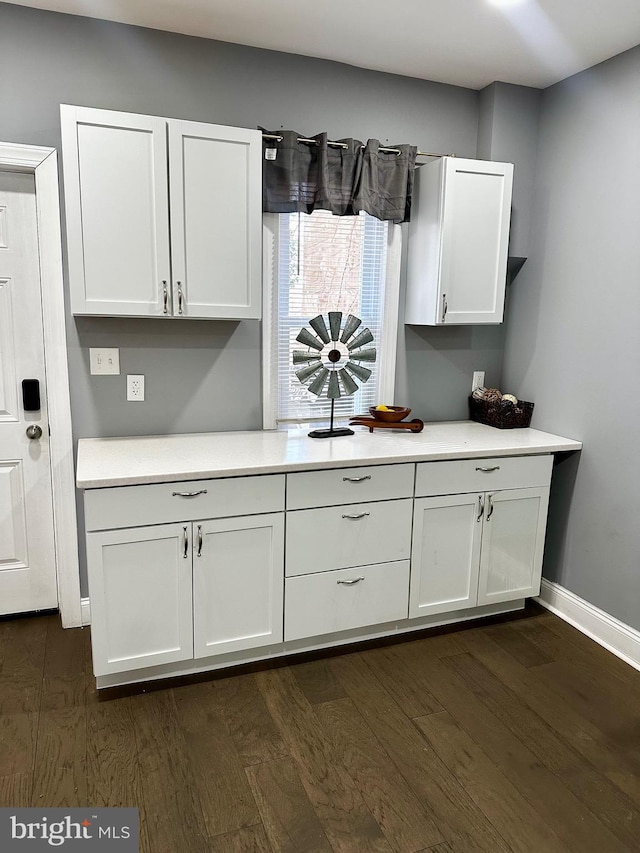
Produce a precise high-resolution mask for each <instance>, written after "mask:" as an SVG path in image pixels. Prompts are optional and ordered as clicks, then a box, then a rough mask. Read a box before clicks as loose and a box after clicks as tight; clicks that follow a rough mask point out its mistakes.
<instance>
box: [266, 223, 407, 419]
mask: <svg viewBox="0 0 640 853" xmlns="http://www.w3.org/2000/svg"><path fill="white" fill-rule="evenodd" d="M399 233H400V228H399V226H394V225H392V224H391V223H388V222H381V221H380V220H378V219H375V218H374V217H372V216H369V215H368V214H366V213H361V214H359V215H358V216H333V215H332V214H331V213H329V212H327V211H322V210H320V211H315V212H314V213H312V214H301V213H291V214H280V215H274V214H270V215H266V216H265V281H266V283H267V285H268V284H269V282H271V288H270V292H269V293H268V294H267V296H266V299H265V311H264V324H263V337H264V340H263V350H264V364H265V372H264V427H265V428H266V429H273V428H275V427H277V426H278V425H280V424H287V423H310V422H314V421H318V420H320V421H325V420H327V419H328V418H329V412H330V407H331V403H330V401H329V400H328V399H327V397H326V389H325V391H323V394H322V396H320V397H316V396H315V395H314V394H311V393H310V392H309V391H308V390H307V388H306V387H305V385H303V384H302V383H301V382H300V381H299V379H298V378H297V376H296V374H295V370H296V369H300V367H299V366H298V367H295V368H294V366H293V364H292V353H293V350H294V349H298V350H299V349H305V347H304V346H303V345H302V344H301V343H299V342H298V341H296V336H297V335H298V332H299V331H300V329H302V328H303V327H306V328H309V326H308V323H309V320H310V319H311V318H312V317H315V316H316V315H317V314H323V315H324V316H325V318H326V315H327V313H328V312H329V311H342V312H343V314H344V317H345V319H346V315H347V314H355V315H356V316H357V317H359V318H360V319H361V320H362V326H361V328H362V329H364V328H365V327H368V328H369V329H370V330H371V332H372V334H373V337H374V343H373V344H372V345H371V346H375V348H376V349H377V352H378V357H377V360H376V362H375V363H374V364H367V365H366V366H367V367H368V368H370V369H372V371H373V372H372V375H371V377H370V378H369V380H368V381H367V382H366V383H364V384H362V383H361V382H360V381H359V380H358V381H357V382H358V386H359V387H358V390H357V391H356V392H355V393H354V394H353V395H351V396H343V397H340V399H338V400H336V404H335V415H336V418H339V417H343V418H348V417H349V416H350V415H352V414H359V413H362V412H366V411H367V409H368V407H369V406H372V405H375V404H377V403H381V402H386V403H390V402H393V380H394V375H395V340H396V332H397V320H398V285H399V243H400V238H399ZM267 289H268V290H269V288H267Z"/></svg>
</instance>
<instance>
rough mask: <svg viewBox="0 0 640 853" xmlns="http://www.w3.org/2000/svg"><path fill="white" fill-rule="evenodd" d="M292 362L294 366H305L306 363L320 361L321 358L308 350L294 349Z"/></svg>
mask: <svg viewBox="0 0 640 853" xmlns="http://www.w3.org/2000/svg"><path fill="white" fill-rule="evenodd" d="M292 361H293V363H294V364H304V363H305V362H306V361H320V356H319V355H318V354H317V353H315V352H307V350H306V349H294V351H293V358H292Z"/></svg>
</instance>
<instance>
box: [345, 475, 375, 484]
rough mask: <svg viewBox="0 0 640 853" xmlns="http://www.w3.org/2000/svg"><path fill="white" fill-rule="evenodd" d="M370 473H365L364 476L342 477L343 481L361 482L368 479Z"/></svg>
mask: <svg viewBox="0 0 640 853" xmlns="http://www.w3.org/2000/svg"><path fill="white" fill-rule="evenodd" d="M370 479H371V474H365V475H364V477H343V478H342V482H343V483H362V482H364V481H365V480H370Z"/></svg>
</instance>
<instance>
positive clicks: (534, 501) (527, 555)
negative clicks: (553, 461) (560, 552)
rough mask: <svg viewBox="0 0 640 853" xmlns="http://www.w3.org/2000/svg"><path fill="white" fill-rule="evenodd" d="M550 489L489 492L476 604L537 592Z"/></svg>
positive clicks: (490, 602)
mask: <svg viewBox="0 0 640 853" xmlns="http://www.w3.org/2000/svg"><path fill="white" fill-rule="evenodd" d="M548 503H549V489H548V488H536V489H513V490H507V491H503V492H495V493H488V494H487V496H486V502H485V522H484V529H483V534H482V554H481V557H480V579H479V583H478V604H492V603H493V602H499V601H509V600H511V599H516V598H524V597H526V596H529V595H538V593H539V592H540V576H541V573H542V556H543V549H544V536H545V525H546V520H547V507H548Z"/></svg>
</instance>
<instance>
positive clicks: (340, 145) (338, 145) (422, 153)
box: [262, 133, 456, 157]
mask: <svg viewBox="0 0 640 853" xmlns="http://www.w3.org/2000/svg"><path fill="white" fill-rule="evenodd" d="M262 138H263V139H275V140H276V142H282V140H283V139H284V136H279V135H278V134H277V133H263V134H262ZM298 142H306V143H307V144H308V145H317V144H318V140H317V139H305V138H304V137H303V136H299V137H298ZM327 145H331V146H333V148H348V147H349V146H348V145H347V143H346V142H332V141H331V140H330V139H329V140H327ZM362 147H363V148H364V145H363V146H362ZM378 150H379V151H384V152H386V153H387V154H400V150H399V149H398V148H385V147H384V146H382V145H381V146H380V148H379V149H378ZM455 156H456V155H455V154H431V153H429V152H428V151H417V152H416V157H455Z"/></svg>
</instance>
